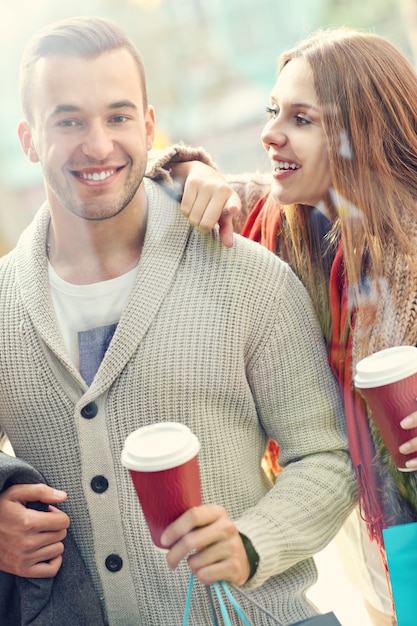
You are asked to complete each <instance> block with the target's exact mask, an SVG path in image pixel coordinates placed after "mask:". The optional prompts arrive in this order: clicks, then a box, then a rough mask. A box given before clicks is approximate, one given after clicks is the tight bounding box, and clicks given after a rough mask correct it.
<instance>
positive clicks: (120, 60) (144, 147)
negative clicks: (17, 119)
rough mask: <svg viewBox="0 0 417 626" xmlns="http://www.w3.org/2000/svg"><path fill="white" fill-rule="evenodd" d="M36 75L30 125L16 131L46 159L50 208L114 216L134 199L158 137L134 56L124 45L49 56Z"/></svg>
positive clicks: (98, 217)
mask: <svg viewBox="0 0 417 626" xmlns="http://www.w3.org/2000/svg"><path fill="white" fill-rule="evenodd" d="M33 80H34V89H33V93H34V98H33V101H32V112H33V125H29V124H28V123H27V122H26V123H24V124H21V125H20V126H19V136H20V140H21V143H22V146H23V148H24V150H25V152H26V153H27V154H28V156H29V158H30V159H31V160H32V161H36V160H39V162H40V164H41V167H42V171H43V175H44V179H45V185H46V191H47V197H48V201H49V204H50V206H51V209H52V210H60V209H61V208H65V209H66V210H67V211H70V212H71V213H73V214H75V215H77V216H79V217H81V218H84V219H88V220H103V219H108V218H111V217H112V216H114V215H117V214H118V213H120V211H122V210H123V209H124V207H125V206H127V205H128V204H129V203H131V202H132V200H133V201H134V198H135V194H136V191H137V190H138V188H139V186H140V185H141V183H142V180H143V176H144V173H145V169H146V163H147V152H148V150H150V149H151V147H152V142H153V137H154V122H155V119H154V112H153V109H152V108H151V107H148V109H147V110H146V111H144V108H143V93H142V87H141V83H140V76H139V71H138V68H137V66H136V64H135V61H134V59H133V58H132V56H131V55H130V53H129V52H128V51H127V50H125V49H124V48H121V49H117V50H112V51H110V52H105V53H103V54H100V55H99V56H97V57H95V58H92V59H85V58H81V57H77V56H68V57H67V56H61V55H59V56H58V55H57V56H51V57H46V58H42V59H40V60H39V61H38V62H37V64H36V66H35V73H34V77H33ZM29 148H31V150H29Z"/></svg>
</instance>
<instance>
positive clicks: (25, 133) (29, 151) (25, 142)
mask: <svg viewBox="0 0 417 626" xmlns="http://www.w3.org/2000/svg"><path fill="white" fill-rule="evenodd" d="M17 134H18V135H19V140H20V144H21V146H22V148H23V152H24V153H25V154H26V156H27V158H28V159H29V161H32V163H38V162H39V157H38V153H37V152H36V149H35V146H34V145H33V137H32V132H31V130H30V126H29V124H28V123H27V121H26V120H22V121H21V122H19V125H18V127H17Z"/></svg>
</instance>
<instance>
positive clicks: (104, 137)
mask: <svg viewBox="0 0 417 626" xmlns="http://www.w3.org/2000/svg"><path fill="white" fill-rule="evenodd" d="M82 151H83V153H84V154H85V155H86V156H88V157H90V158H92V159H94V160H96V161H103V160H104V159H106V158H107V157H108V156H109V154H111V152H112V151H113V139H112V137H111V131H110V129H108V128H106V126H104V125H103V124H101V123H99V122H97V123H94V124H92V125H91V126H89V127H88V129H87V131H86V134H85V136H84V140H83V144H82Z"/></svg>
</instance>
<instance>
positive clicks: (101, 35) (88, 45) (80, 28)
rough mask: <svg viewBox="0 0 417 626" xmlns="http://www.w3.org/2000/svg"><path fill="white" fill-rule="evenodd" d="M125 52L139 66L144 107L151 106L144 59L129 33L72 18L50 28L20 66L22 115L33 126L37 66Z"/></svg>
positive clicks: (40, 34)
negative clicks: (56, 58)
mask: <svg viewBox="0 0 417 626" xmlns="http://www.w3.org/2000/svg"><path fill="white" fill-rule="evenodd" d="M118 48H125V49H126V50H128V51H129V52H130V54H131V55H132V57H133V59H134V60H135V62H136V65H137V68H138V71H139V78H140V81H141V86H142V93H143V106H144V109H146V107H147V105H148V99H147V93H146V78H145V68H144V65H143V61H142V57H141V56H140V54H139V51H138V50H137V48H136V46H135V45H134V43H133V42H132V41H131V40H130V39H129V38H128V37H127V35H126V33H125V32H124V31H123V30H122V28H120V26H118V25H117V24H115V23H114V22H112V21H111V20H108V19H105V18H102V17H73V18H68V19H64V20H59V21H57V22H53V23H52V24H48V25H47V26H46V27H45V28H43V29H42V30H41V31H39V32H38V33H36V34H35V35H34V36H33V37H32V39H31V40H30V41H29V43H28V44H27V46H26V48H25V51H24V53H23V57H22V61H21V65H20V97H21V102H22V108H23V113H24V115H25V117H26V118H27V120H28V121H29V122H33V117H32V111H31V101H32V99H33V81H32V76H33V69H34V66H35V64H36V62H37V61H38V60H39V59H41V58H44V57H48V56H53V55H65V56H79V57H84V58H94V57H95V56H98V55H100V54H102V53H103V52H107V51H110V50H116V49H118Z"/></svg>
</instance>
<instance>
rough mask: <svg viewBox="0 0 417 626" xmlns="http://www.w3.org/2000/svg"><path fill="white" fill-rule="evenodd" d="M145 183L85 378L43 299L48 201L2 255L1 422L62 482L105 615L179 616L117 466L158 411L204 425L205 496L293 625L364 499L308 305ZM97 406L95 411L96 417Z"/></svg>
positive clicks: (127, 625) (251, 251)
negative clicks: (127, 255)
mask: <svg viewBox="0 0 417 626" xmlns="http://www.w3.org/2000/svg"><path fill="white" fill-rule="evenodd" d="M146 190H147V195H148V202H149V219H148V227H147V232H146V238H145V243H144V248H143V252H142V257H141V260H140V264H139V271H138V276H137V279H136V282H135V285H134V288H133V291H132V294H131V296H130V299H129V302H128V304H127V306H126V309H125V311H124V313H123V315H122V317H121V319H120V322H119V324H118V328H117V330H116V333H115V335H114V338H113V340H112V342H111V344H110V346H109V348H108V350H107V352H106V354H105V357H104V359H103V362H102V364H101V366H100V369H99V371H98V373H97V375H96V377H95V379H94V381H93V383H92V384H91V386H90V387H87V385H86V384H85V382H84V381H83V380H82V378H81V376H80V374H79V373H78V371H77V370H76V368H75V367H74V365H73V364H72V363H71V361H70V359H69V356H68V354H67V352H66V350H65V347H64V344H63V341H62V338H61V336H60V332H59V329H58V324H57V321H56V319H55V315H54V311H53V307H52V303H51V298H50V294H49V285H48V277H47V259H46V254H45V239H46V232H47V228H48V224H49V219H50V217H49V210H48V207H47V206H44V207H43V208H42V209H41V210H40V211H39V213H38V214H37V216H36V217H35V219H34V221H33V223H32V225H31V226H29V228H28V229H27V230H26V231H25V232H24V233H23V234H22V236H21V238H20V240H19V242H18V244H17V247H16V249H15V250H14V251H12V252H11V253H10V254H8V255H7V256H6V257H3V258H2V259H1V261H0V315H1V319H2V325H1V329H0V369H1V372H2V385H1V388H0V426H1V427H2V428H3V429H4V430H5V431H6V433H7V435H8V436H9V438H10V441H11V443H12V445H13V448H14V451H15V453H16V456H18V457H20V458H22V459H24V460H25V461H26V462H28V463H30V464H31V465H32V466H33V467H35V468H37V469H38V470H39V471H40V472H41V473H42V474H43V476H44V477H45V479H46V480H47V482H48V483H49V484H51V485H53V486H55V487H57V488H60V489H64V490H66V491H67V493H68V500H67V501H66V502H65V504H64V505H63V506H62V508H63V509H64V510H65V511H66V512H67V513H68V515H69V516H70V518H71V528H72V532H73V535H74V537H75V540H76V542H77V545H78V548H79V550H80V552H81V555H82V556H83V558H84V560H85V562H86V565H87V569H88V571H89V573H90V575H91V577H92V580H93V583H94V585H95V587H96V589H97V590H98V593H99V595H100V598H101V601H102V604H103V608H104V610H105V612H106V615H107V619H108V623H109V624H110V626H133V625H137V624H141V625H142V626H163V625H164V626H165V625H171V624H172V625H175V624H181V621H182V615H183V610H184V602H185V596H186V590H187V584H188V578H189V570H188V568H187V565H186V564H185V563H182V564H181V565H180V566H179V567H178V569H177V570H176V571H174V572H172V571H170V570H169V569H168V567H167V565H166V562H165V556H164V555H163V554H161V553H160V552H158V551H157V550H156V549H155V548H154V547H153V545H152V543H151V540H150V538H149V534H148V531H147V528H146V525H145V522H144V519H143V516H142V513H141V509H140V506H139V504H138V501H137V498H136V496H135V494H134V491H133V487H132V484H131V481H130V478H129V476H128V474H127V471H126V470H125V469H124V468H123V467H122V465H121V462H120V453H121V450H122V446H123V442H124V439H125V437H126V436H127V435H128V433H130V432H131V431H132V430H133V429H135V428H137V427H138V426H141V425H145V424H150V423H152V422H155V421H164V420H175V421H179V422H182V423H185V424H187V425H188V426H189V427H190V428H191V429H192V430H193V431H194V432H195V433H196V435H197V436H198V437H199V439H200V442H201V454H200V468H201V477H202V490H203V500H204V502H205V503H217V504H221V505H223V506H224V507H226V509H227V510H228V511H229V513H230V515H231V516H232V518H233V519H234V520H235V521H236V524H237V526H238V528H239V530H240V531H241V532H243V533H244V534H246V535H247V536H248V537H249V538H250V539H251V541H252V543H253V545H254V547H255V549H256V550H257V552H258V553H259V555H260V563H259V567H258V570H257V573H256V575H255V576H254V577H253V579H252V580H251V581H250V583H249V584H248V585H247V586H246V588H247V589H249V590H251V589H253V590H254V591H253V593H254V598H256V600H257V601H258V602H260V603H261V604H262V605H264V606H265V607H266V608H267V609H269V610H270V611H272V613H274V614H275V615H276V617H277V618H278V619H280V620H281V621H282V622H283V623H284V624H288V623H291V622H295V621H298V620H301V619H303V618H305V617H308V616H310V615H313V614H314V610H313V608H312V607H311V606H310V605H309V604H308V602H307V601H306V599H305V596H304V594H305V590H306V588H308V587H309V586H310V585H311V584H312V583H313V582H314V581H315V578H316V571H315V567H314V563H313V560H312V558H311V556H312V555H313V554H314V553H315V552H317V551H318V550H320V549H321V548H323V547H324V546H325V545H326V543H327V542H328V541H329V540H330V539H331V538H332V537H333V536H334V534H335V533H336V532H337V530H338V528H339V527H340V526H341V524H342V523H343V521H344V519H345V518H346V516H347V514H348V513H349V511H350V509H351V507H352V505H353V504H354V501H355V498H356V491H355V482H354V477H353V473H352V468H351V463H350V459H349V455H348V453H347V451H346V438H345V432H344V419H343V412H342V407H341V402H340V398H339V394H338V391H337V386H336V383H335V381H334V379H333V376H332V374H331V373H330V370H329V367H328V365H327V358H326V353H325V349H324V345H323V342H322V339H321V333H320V330H319V327H318V325H317V323H316V320H315V318H314V313H313V310H312V305H311V302H310V300H309V297H308V296H307V293H306V291H305V289H304V288H303V287H302V285H301V283H300V282H299V281H298V279H297V278H296V277H295V276H294V274H293V273H292V272H291V271H290V270H289V268H288V266H287V265H286V264H284V263H283V262H281V261H280V260H279V259H278V258H277V257H276V256H275V255H273V254H271V253H270V252H268V251H267V250H265V249H264V248H262V247H261V246H259V245H258V244H255V243H253V242H251V241H248V240H245V239H243V238H241V237H236V241H235V245H234V247H233V248H232V249H226V248H225V247H224V246H223V245H222V244H221V243H220V241H219V239H218V237H217V235H216V233H211V234H208V235H202V234H200V233H199V232H198V231H197V230H196V229H191V228H190V227H189V225H188V223H187V221H186V220H185V219H184V218H183V217H182V216H181V214H180V211H179V207H178V203H177V202H176V200H175V199H174V198H173V197H172V194H171V195H167V194H166V192H165V190H164V188H163V187H162V185H157V184H155V183H153V182H150V181H146ZM271 285H273V286H274V288H273V289H271ZM89 403H95V404H96V406H97V409H98V412H97V415H96V416H95V417H93V418H91V419H86V418H85V417H83V414H82V413H83V408H84V407H85V406H86V405H88V404H89ZM269 437H272V438H274V439H276V440H277V441H278V442H279V444H280V447H281V453H280V461H281V463H282V465H283V466H284V469H283V472H282V474H281V475H280V477H279V479H278V480H277V482H276V484H275V486H274V487H273V488H271V485H270V484H268V482H267V481H266V479H265V476H264V474H263V472H262V471H261V468H260V461H261V458H262V455H263V452H264V449H265V445H266V442H267V441H268V438H269ZM0 456H1V455H0ZM0 463H1V461H0ZM0 472H1V465H0ZM94 476H105V477H106V478H107V480H108V484H109V487H108V489H107V490H106V491H105V492H104V493H101V494H97V493H95V492H94V491H93V490H92V488H91V480H92V478H93V477H94ZM110 554H116V555H118V556H120V557H121V559H122V561H123V566H122V568H121V569H120V570H119V571H117V572H111V571H109V570H108V569H107V568H106V565H105V562H106V558H107V557H108V556H109V555H110ZM64 558H65V556H64ZM206 598H207V596H206V594H205V590H204V589H202V588H201V587H198V588H197V589H196V590H195V595H194V609H193V613H192V622H191V623H192V624H195V625H198V626H202V625H205V624H209V623H210V614H209V609H208V603H207V599H206ZM248 615H249V616H250V617H252V619H253V621H254V623H256V624H257V625H263V624H265V625H266V624H270V623H271V622H270V620H268V618H267V617H266V616H264V617H262V616H260V615H259V613H258V615H257V616H256V613H255V614H254V613H252V611H251V609H248ZM234 623H235V622H234Z"/></svg>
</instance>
